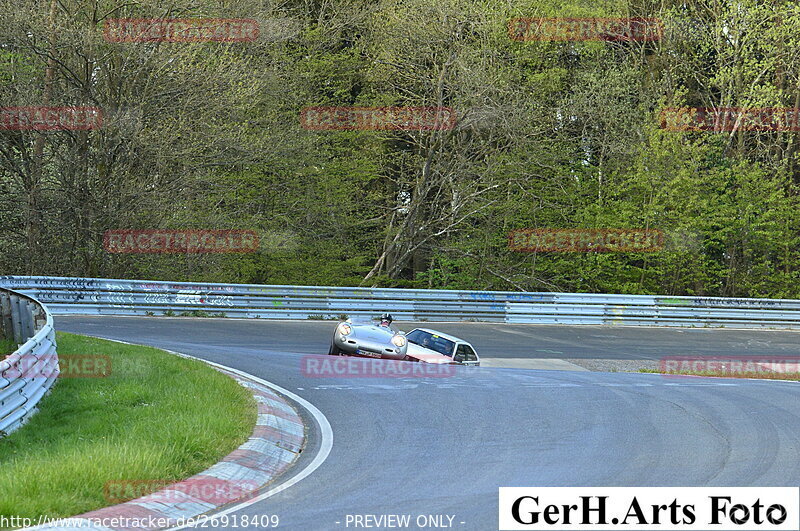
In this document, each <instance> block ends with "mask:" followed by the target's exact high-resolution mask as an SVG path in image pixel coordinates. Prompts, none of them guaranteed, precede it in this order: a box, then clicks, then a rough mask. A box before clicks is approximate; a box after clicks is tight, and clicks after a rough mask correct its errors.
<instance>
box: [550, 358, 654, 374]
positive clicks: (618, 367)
mask: <svg viewBox="0 0 800 531" xmlns="http://www.w3.org/2000/svg"><path fill="white" fill-rule="evenodd" d="M564 361H568V362H570V363H574V364H575V365H578V366H579V367H583V368H584V369H587V370H590V371H595V372H641V371H642V370H646V371H654V370H658V369H659V367H660V362H659V361H658V360H601V359H579V358H567V359H565V360H564Z"/></svg>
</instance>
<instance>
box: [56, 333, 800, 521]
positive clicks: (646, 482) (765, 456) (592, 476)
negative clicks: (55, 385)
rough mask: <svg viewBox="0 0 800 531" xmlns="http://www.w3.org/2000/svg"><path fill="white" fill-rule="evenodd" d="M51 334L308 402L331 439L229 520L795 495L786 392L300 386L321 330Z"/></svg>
mask: <svg viewBox="0 0 800 531" xmlns="http://www.w3.org/2000/svg"><path fill="white" fill-rule="evenodd" d="M56 325H57V328H58V329H60V330H64V331H69V332H75V333H82V334H88V335H94V336H98V337H107V338H113V339H119V340H124V341H131V342H135V343H141V344H148V345H153V346H157V347H161V348H167V349H172V350H176V351H179V352H183V353H187V354H190V355H193V356H197V357H200V358H203V359H207V360H210V361H214V362H218V363H221V364H224V365H227V366H230V367H233V368H236V369H239V370H242V371H245V372H247V373H250V374H253V375H255V376H257V377H260V378H264V379H266V380H269V381H271V382H274V383H276V384H277V385H280V386H282V387H284V388H286V389H289V390H291V391H292V392H294V393H297V394H298V395H300V396H302V397H303V398H305V399H306V400H308V401H309V402H311V403H313V404H314V405H315V406H316V407H318V408H319V409H320V410H321V411H322V412H323V413H324V414H325V416H326V417H327V418H328V420H329V421H330V424H331V426H332V429H333V432H334V434H335V438H336V443H335V444H334V446H333V448H332V450H331V453H330V455H329V457H328V459H327V460H326V461H325V462H324V463H323V464H322V465H321V466H320V467H319V468H318V469H317V470H316V471H315V472H314V473H313V474H312V475H310V476H309V477H307V478H305V479H304V480H303V481H302V482H299V483H297V484H295V485H293V486H292V487H291V488H290V489H286V490H284V491H282V492H280V493H278V494H276V495H274V496H271V497H269V498H267V499H264V500H262V501H259V502H258V503H256V504H253V505H251V506H249V507H247V508H245V509H242V510H240V511H238V514H239V515H240V516H241V515H244V514H247V515H249V516H256V515H264V514H267V515H271V514H276V515H278V516H279V517H280V520H281V527H283V528H288V529H346V527H345V523H346V518H347V515H356V514H358V515H366V514H370V515H382V514H409V515H412V519H413V518H416V517H417V516H418V515H448V516H453V520H452V522H453V528H455V529H469V530H472V529H476V530H487V529H496V528H497V511H498V500H497V498H498V490H497V489H498V487H501V486H512V487H513V486H706V485H708V486H796V485H798V484H800V459H798V457H800V400H798V391H800V387H798V384H796V383H791V382H766V381H753V380H737V381H733V380H723V379H675V378H665V377H662V376H658V375H651V374H625V373H594V372H564V371H535V370H524V369H494V368H459V369H458V370H457V371H456V374H455V375H454V376H452V377H448V378H385V379H356V378H350V379H347V378H307V377H305V376H303V374H302V372H301V366H300V357H299V356H298V353H300V354H320V353H324V352H327V346H328V342H329V338H330V333H331V330H332V328H333V326H334V325H333V324H332V323H330V322H329V323H317V322H296V321H295V322H265V321H238V320H224V319H219V320H212V319H155V318H96V317H59V318H57V319H56ZM401 328H404V329H406V328H407V327H405V326H403V325H401ZM436 328H437V329H441V330H442V331H444V332H450V333H455V334H457V335H460V336H462V337H465V338H467V339H469V340H471V341H472V342H473V344H475V345H476V348H478V349H479V352H480V353H481V354H482V355H483V356H492V357H525V356H536V357H543V356H542V354H541V352H539V351H540V350H552V351H558V352H560V353H561V354H560V355H558V357H570V358H578V357H597V358H625V357H631V358H633V359H658V358H659V357H661V356H665V355H686V354H692V355H704V354H705V355H759V354H761V355H763V354H773V355H778V354H780V355H787V354H789V353H791V352H792V349H793V348H794V346H793V344H796V342H794V338H795V337H798V336H797V335H796V334H794V333H792V332H753V331H727V330H661V329H636V328H625V329H621V328H620V329H618V328H613V329H611V328H602V327H541V326H538V327H537V326H525V325H507V326H503V325H485V324H472V325H469V324H460V325H459V324H448V325H444V324H442V325H438V324H437V325H436ZM554 345H559V346H560V348H554ZM637 345H638V346H637ZM312 438H313V437H312ZM312 453H313V448H312ZM306 458H307V459H311V458H312V455H309V456H307V457H306ZM448 521H449V520H448V519H447V518H445V519H444V522H448ZM351 527H352V526H351Z"/></svg>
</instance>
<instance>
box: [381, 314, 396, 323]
mask: <svg viewBox="0 0 800 531" xmlns="http://www.w3.org/2000/svg"><path fill="white" fill-rule="evenodd" d="M393 320H394V319H392V316H391V315H390V314H388V313H385V314H383V315H381V326H389V325H391V324H392V321H393Z"/></svg>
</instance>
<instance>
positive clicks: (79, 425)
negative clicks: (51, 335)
mask: <svg viewBox="0 0 800 531" xmlns="http://www.w3.org/2000/svg"><path fill="white" fill-rule="evenodd" d="M57 340H58V351H59V353H60V354H95V355H96V354H102V355H108V356H110V359H111V374H110V376H108V377H106V378H60V379H59V380H58V383H57V385H56V386H55V387H54V389H53V392H52V393H51V394H50V395H49V396H48V397H46V398H45V399H44V400H43V401H42V403H41V404H40V412H39V413H38V414H36V415H35V416H34V417H33V418H32V419H31V421H30V422H29V423H28V424H27V425H26V426H24V427H23V428H21V429H20V430H18V431H16V432H14V433H12V434H11V435H9V436H8V437H6V438H5V439H0V514H3V515H7V516H9V515H13V516H20V517H28V518H37V517H38V516H39V515H47V516H50V517H66V516H72V515H76V514H80V513H83V512H86V511H90V510H93V509H98V508H100V507H104V506H107V505H111V503H110V502H108V501H107V500H106V499H105V497H104V490H103V487H104V485H105V484H106V482H109V481H121V480H122V481H124V480H167V481H172V480H180V479H183V478H186V477H188V476H191V475H193V474H196V473H198V472H200V471H202V470H204V469H206V468H208V467H210V466H211V465H213V464H214V463H216V462H217V461H219V459H221V458H222V457H224V456H225V455H227V454H228V453H230V452H232V451H233V450H234V449H236V448H237V447H238V446H239V445H240V444H242V443H243V442H244V441H245V440H247V438H248V436H249V435H250V434H251V433H252V429H253V426H254V424H255V420H256V414H257V409H256V403H255V401H254V400H253V397H252V395H251V394H250V393H249V392H248V391H247V390H246V389H245V388H243V387H242V386H240V385H239V384H237V383H236V382H235V381H234V380H232V379H230V378H229V377H227V376H225V375H223V374H221V373H219V372H217V371H215V370H214V369H212V368H210V367H209V366H207V365H205V364H203V363H201V362H198V361H194V360H187V359H184V358H180V357H177V356H174V355H172V354H168V353H166V352H164V351H161V350H158V349H155V348H149V347H138V346H133V345H123V344H120V343H114V342H111V341H104V340H100V339H93V338H88V337H83V336H77V335H72V334H65V333H59V334H58V339H57Z"/></svg>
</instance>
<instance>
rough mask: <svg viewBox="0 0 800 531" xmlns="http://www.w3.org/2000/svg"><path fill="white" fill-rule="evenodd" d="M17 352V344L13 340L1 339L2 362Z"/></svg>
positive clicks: (0, 355) (0, 352)
mask: <svg viewBox="0 0 800 531" xmlns="http://www.w3.org/2000/svg"><path fill="white" fill-rule="evenodd" d="M15 350H17V344H16V343H14V341H13V340H11V339H4V338H2V337H0V360H1V359H3V357H5V356H8V355H9V354H11V353H12V352H14V351H15Z"/></svg>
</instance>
